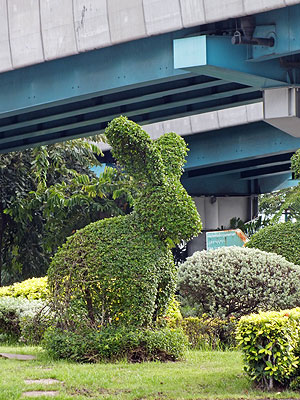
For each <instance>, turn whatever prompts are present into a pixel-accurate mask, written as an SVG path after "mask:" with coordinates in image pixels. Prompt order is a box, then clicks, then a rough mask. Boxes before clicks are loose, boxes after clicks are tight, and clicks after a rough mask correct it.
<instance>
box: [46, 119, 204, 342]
mask: <svg viewBox="0 0 300 400" xmlns="http://www.w3.org/2000/svg"><path fill="white" fill-rule="evenodd" d="M105 135H106V137H107V141H108V143H110V144H111V145H112V147H113V149H112V153H113V155H114V157H115V158H116V159H117V160H118V161H119V162H120V164H121V166H122V167H123V168H124V169H125V171H126V172H127V173H128V174H130V175H131V176H132V177H133V183H134V184H135V187H137V188H138V192H137V196H136V198H135V200H134V203H133V211H132V213H130V214H128V215H125V216H117V217H114V218H110V219H104V220H102V221H96V222H94V223H91V224H89V225H88V226H86V227H84V228H83V229H81V230H78V231H77V232H76V233H75V234H74V235H72V236H71V237H70V238H68V240H67V242H66V243H65V244H64V245H63V246H62V247H61V248H60V249H59V250H58V252H57V253H56V255H55V256H54V257H53V260H52V262H51V267H50V269H49V273H48V278H49V287H50V291H51V294H52V296H53V299H54V305H55V307H56V311H57V315H58V316H59V318H60V326H61V327H63V329H66V330H67V331H68V330H71V331H72V330H74V329H75V330H76V329H77V328H78V327H79V326H80V327H87V328H91V327H92V328H93V329H95V328H99V329H100V330H101V329H104V328H105V327H106V326H109V325H115V326H118V325H123V326H126V327H127V326H130V325H131V326H134V327H137V328H141V327H148V326H151V325H152V324H153V323H155V322H156V321H157V318H158V317H160V316H163V315H164V313H165V312H166V309H167V306H168V304H169V303H170V301H171V299H172V296H173V295H174V291H175V283H176V272H177V271H176V267H175V265H174V260H173V256H172V253H171V251H170V248H171V247H173V246H174V244H175V243H177V242H179V241H180V240H184V239H185V240H187V239H189V238H191V237H192V236H194V235H196V234H198V232H199V231H200V229H201V220H200V216H199V214H198V212H197V209H196V206H195V204H194V202H193V200H192V198H191V197H190V196H189V195H188V194H187V192H186V191H185V189H184V188H183V186H182V185H181V183H180V176H181V174H182V166H183V165H184V162H185V156H186V153H187V147H186V144H185V142H184V140H183V139H182V138H180V137H179V136H178V135H176V134H175V133H169V134H166V135H164V136H163V137H162V138H160V139H159V140H157V141H152V140H151V139H150V137H149V135H148V134H147V133H146V132H144V131H143V130H142V128H141V127H140V126H139V125H137V124H135V123H134V122H132V121H129V120H128V119H127V118H125V117H122V116H121V117H119V118H116V119H114V120H113V121H112V122H111V123H110V124H109V125H108V127H107V129H106V131H105ZM117 194H119V191H114V196H116V195H117ZM74 327H75V328H74ZM105 340H107V343H108V344H107V345H108V346H109V338H108V339H105ZM105 343H106V342H105Z"/></svg>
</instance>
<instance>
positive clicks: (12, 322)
mask: <svg viewBox="0 0 300 400" xmlns="http://www.w3.org/2000/svg"><path fill="white" fill-rule="evenodd" d="M43 311H45V312H43ZM47 314H49V308H48V307H47V305H46V303H45V302H44V301H41V300H28V299H25V298H21V297H18V298H14V297H0V334H4V335H6V337H9V338H11V339H13V340H19V341H23V342H25V343H38V342H39V341H40V340H41V338H42V335H43V334H44V331H45V329H46V328H48V327H49V325H50V322H49V317H48V318H45V315H47ZM42 316H43V318H42Z"/></svg>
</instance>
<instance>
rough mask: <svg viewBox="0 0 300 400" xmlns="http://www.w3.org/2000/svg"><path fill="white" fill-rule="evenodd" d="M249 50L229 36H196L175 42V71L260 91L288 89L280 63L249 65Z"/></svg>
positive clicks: (286, 74) (274, 61)
mask: <svg viewBox="0 0 300 400" xmlns="http://www.w3.org/2000/svg"><path fill="white" fill-rule="evenodd" d="M247 58H248V54H247V46H242V45H240V46H234V45H232V43H231V39H230V37H228V36H207V35H202V36H192V37H186V38H182V39H175V40H174V67H175V68H176V69H179V70H180V69H181V70H186V71H190V72H193V73H197V74H200V75H207V76H211V77H215V78H219V79H224V80H228V81H231V82H238V83H241V84H244V85H249V86H253V87H257V88H267V87H277V86H284V85H287V84H288V83H289V76H288V73H287V72H286V70H285V69H284V68H282V67H281V65H280V62H279V60H277V59H274V60H269V61H264V62H260V63H251V62H247Z"/></svg>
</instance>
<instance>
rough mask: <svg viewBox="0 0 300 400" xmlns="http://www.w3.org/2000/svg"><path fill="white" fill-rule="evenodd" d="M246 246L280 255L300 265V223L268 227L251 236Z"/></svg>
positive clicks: (285, 223) (283, 223)
mask: <svg viewBox="0 0 300 400" xmlns="http://www.w3.org/2000/svg"><path fill="white" fill-rule="evenodd" d="M246 246H247V247H249V248H256V249H259V250H263V251H268V252H270V253H276V254H280V255H281V256H283V257H284V258H286V259H287V260H288V261H290V262H292V263H294V264H298V265H300V222H296V223H293V222H282V223H279V224H276V225H270V226H267V227H265V228H263V229H261V230H260V231H258V232H257V233H255V234H254V235H253V236H251V238H250V240H249V242H248V243H247V245H246Z"/></svg>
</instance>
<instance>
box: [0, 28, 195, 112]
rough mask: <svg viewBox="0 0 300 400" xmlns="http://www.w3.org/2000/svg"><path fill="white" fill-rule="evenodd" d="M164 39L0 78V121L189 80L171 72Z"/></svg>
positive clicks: (169, 36) (169, 53)
mask: <svg viewBox="0 0 300 400" xmlns="http://www.w3.org/2000/svg"><path fill="white" fill-rule="evenodd" d="M176 37H180V34H179V33H177V32H175V33H170V34H166V35H160V36H156V37H151V38H149V39H142V40H138V41H133V42H128V43H123V44H119V45H115V46H112V47H108V48H104V49H100V50H95V51H90V52H87V53H82V54H78V55H75V56H72V57H67V58H64V59H59V60H55V61H50V62H46V63H42V64H37V65H34V66H31V67H26V68H22V69H18V70H14V71H10V72H6V73H2V74H0V105H1V106H0V115H1V114H6V115H8V113H10V115H13V114H18V113H19V112H20V110H23V109H26V108H28V109H30V110H34V109H40V108H44V107H45V106H47V105H50V106H51V105H52V103H53V102H55V103H56V104H57V105H58V104H65V103H66V102H68V103H69V102H70V101H72V100H71V99H73V101H78V100H79V99H81V100H82V99H87V98H92V97H95V96H98V95H99V94H101V95H107V94H110V93H115V92H121V91H122V90H128V88H129V87H130V88H131V89H133V88H137V87H139V86H141V85H143V84H145V82H147V83H148V84H150V82H151V83H162V82H166V81H169V80H171V79H182V78H183V77H184V76H192V75H191V73H189V72H186V71H179V70H176V69H174V67H173V53H172V47H173V45H172V42H173V39H174V38H176Z"/></svg>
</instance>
